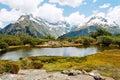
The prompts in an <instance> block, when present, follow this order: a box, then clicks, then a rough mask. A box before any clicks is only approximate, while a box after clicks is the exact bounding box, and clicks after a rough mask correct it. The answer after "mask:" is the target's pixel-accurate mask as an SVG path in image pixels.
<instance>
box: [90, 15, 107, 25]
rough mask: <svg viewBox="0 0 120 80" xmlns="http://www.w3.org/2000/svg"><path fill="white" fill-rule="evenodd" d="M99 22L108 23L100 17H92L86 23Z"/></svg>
mask: <svg viewBox="0 0 120 80" xmlns="http://www.w3.org/2000/svg"><path fill="white" fill-rule="evenodd" d="M96 20H97V21H101V22H108V21H107V19H105V18H103V17H100V16H94V17H91V18H90V20H89V21H88V23H89V22H91V21H96Z"/></svg>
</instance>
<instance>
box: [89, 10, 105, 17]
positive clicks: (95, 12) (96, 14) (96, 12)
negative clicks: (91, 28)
mask: <svg viewBox="0 0 120 80" xmlns="http://www.w3.org/2000/svg"><path fill="white" fill-rule="evenodd" d="M91 16H98V17H103V18H105V17H106V14H105V13H104V12H99V11H98V10H93V14H92V15H91Z"/></svg>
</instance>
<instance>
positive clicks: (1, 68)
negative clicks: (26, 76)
mask: <svg viewBox="0 0 120 80" xmlns="http://www.w3.org/2000/svg"><path fill="white" fill-rule="evenodd" d="M19 70H20V65H18V64H17V63H15V62H11V61H7V60H2V61H0V73H1V74H2V73H4V72H6V73H12V74H17V73H18V71H19Z"/></svg>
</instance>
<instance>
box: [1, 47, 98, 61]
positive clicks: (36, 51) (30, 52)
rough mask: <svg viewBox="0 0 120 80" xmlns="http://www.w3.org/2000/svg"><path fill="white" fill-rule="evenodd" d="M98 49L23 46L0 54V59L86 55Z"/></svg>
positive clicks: (15, 59)
mask: <svg viewBox="0 0 120 80" xmlns="http://www.w3.org/2000/svg"><path fill="white" fill-rule="evenodd" d="M98 51H99V50H98V49H97V48H96V47H88V48H76V47H62V48H23V49H19V50H15V51H9V52H5V53H4V54H2V55H0V59H5V60H14V61H17V60H19V58H20V57H28V56H43V55H46V56H79V57H83V56H87V55H91V54H95V53H96V52H98Z"/></svg>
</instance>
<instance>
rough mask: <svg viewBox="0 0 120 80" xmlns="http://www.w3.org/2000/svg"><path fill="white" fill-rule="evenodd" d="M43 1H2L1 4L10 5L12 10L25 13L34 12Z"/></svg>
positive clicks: (0, 0)
mask: <svg viewBox="0 0 120 80" xmlns="http://www.w3.org/2000/svg"><path fill="white" fill-rule="evenodd" d="M42 1H43V0H0V2H1V3H3V4H5V5H8V6H9V7H10V8H12V9H18V10H21V11H23V12H27V13H28V12H33V11H34V10H36V9H37V7H38V5H39V4H40V3H41V2H42Z"/></svg>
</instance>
